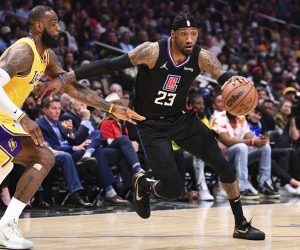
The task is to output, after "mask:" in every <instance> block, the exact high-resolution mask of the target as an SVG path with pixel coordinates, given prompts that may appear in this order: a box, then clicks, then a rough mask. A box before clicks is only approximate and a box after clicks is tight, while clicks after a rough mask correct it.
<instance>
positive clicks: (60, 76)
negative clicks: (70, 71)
mask: <svg viewBox="0 0 300 250" xmlns="http://www.w3.org/2000/svg"><path fill="white" fill-rule="evenodd" d="M58 77H59V78H60V80H61V82H62V83H63V85H65V84H66V81H65V77H64V74H59V75H58Z"/></svg>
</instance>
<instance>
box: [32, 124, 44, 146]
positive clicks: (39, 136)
mask: <svg viewBox="0 0 300 250" xmlns="http://www.w3.org/2000/svg"><path fill="white" fill-rule="evenodd" d="M34 132H35V136H36V139H37V143H38V145H40V146H42V147H43V146H44V137H43V134H42V131H41V129H40V128H37V129H36V130H35V131H34Z"/></svg>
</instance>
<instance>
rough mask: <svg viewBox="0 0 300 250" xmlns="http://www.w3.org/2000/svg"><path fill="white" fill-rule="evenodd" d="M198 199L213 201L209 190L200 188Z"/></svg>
mask: <svg viewBox="0 0 300 250" xmlns="http://www.w3.org/2000/svg"><path fill="white" fill-rule="evenodd" d="M198 199H199V200H200V201H213V200H214V197H213V196H212V195H211V194H210V192H209V190H208V189H206V190H200V191H199V194H198Z"/></svg>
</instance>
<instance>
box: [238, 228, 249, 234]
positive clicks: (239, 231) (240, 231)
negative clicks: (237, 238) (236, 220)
mask: <svg viewBox="0 0 300 250" xmlns="http://www.w3.org/2000/svg"><path fill="white" fill-rule="evenodd" d="M235 232H236V233H242V234H245V233H247V232H248V228H246V229H245V230H239V229H235Z"/></svg>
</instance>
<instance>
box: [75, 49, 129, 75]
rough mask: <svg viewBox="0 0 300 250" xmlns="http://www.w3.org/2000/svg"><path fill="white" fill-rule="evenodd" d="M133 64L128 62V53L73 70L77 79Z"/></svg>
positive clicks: (121, 68)
mask: <svg viewBox="0 0 300 250" xmlns="http://www.w3.org/2000/svg"><path fill="white" fill-rule="evenodd" d="M133 66H134V65H133V64H132V63H131V62H130V59H129V56H128V54H125V55H122V56H118V57H114V58H109V59H102V60H99V61H96V62H91V63H90V64H87V65H84V66H82V67H80V68H78V69H75V70H74V73H75V76H76V79H77V80H80V79H84V78H90V77H94V76H99V75H101V74H107V73H110V72H113V71H117V70H123V69H126V68H130V67H133Z"/></svg>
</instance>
